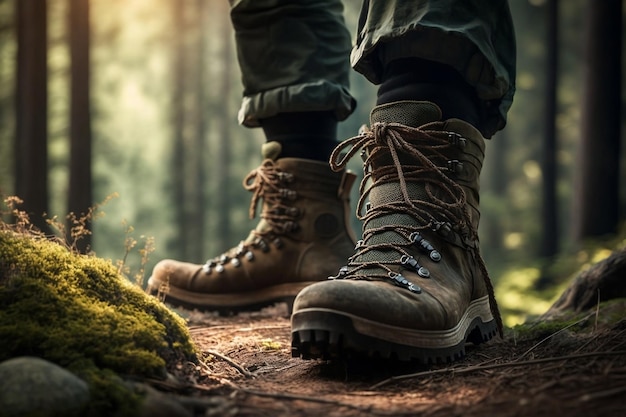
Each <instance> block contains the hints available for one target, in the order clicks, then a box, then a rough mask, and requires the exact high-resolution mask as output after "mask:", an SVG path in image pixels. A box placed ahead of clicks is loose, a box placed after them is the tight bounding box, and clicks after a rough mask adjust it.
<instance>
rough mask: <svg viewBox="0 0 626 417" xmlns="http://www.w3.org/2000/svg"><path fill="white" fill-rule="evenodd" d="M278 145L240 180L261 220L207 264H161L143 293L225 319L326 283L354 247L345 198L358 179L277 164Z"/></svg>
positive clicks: (312, 166)
mask: <svg viewBox="0 0 626 417" xmlns="http://www.w3.org/2000/svg"><path fill="white" fill-rule="evenodd" d="M280 151H281V148H280V144H279V143H278V142H270V143H267V144H265V145H264V146H263V155H264V158H265V159H264V160H263V162H262V164H261V166H260V167H258V168H256V169H254V170H253V171H251V172H250V173H249V174H248V175H247V177H246V178H245V179H244V187H245V188H246V189H247V190H249V191H251V192H253V196H252V201H251V204H250V216H251V218H252V217H254V216H255V213H256V209H257V204H258V202H259V201H262V202H263V203H262V210H261V214H260V217H261V220H260V221H259V223H258V224H257V226H256V228H255V229H254V230H252V231H251V232H250V234H249V236H248V237H247V238H246V239H245V240H243V241H242V242H240V243H239V245H237V246H236V247H234V248H232V249H230V250H228V251H227V252H226V253H224V254H222V255H221V256H218V257H216V258H213V259H210V260H208V261H207V262H206V263H205V264H204V265H196V264H192V263H187V262H178V261H174V260H169V259H168V260H163V261H161V262H159V263H158V264H157V265H156V266H155V268H154V271H153V273H152V276H151V277H150V279H149V280H148V291H149V292H151V293H153V294H160V295H162V296H164V298H165V301H166V302H167V303H169V304H172V305H178V306H183V307H187V308H195V309H199V310H215V311H220V312H223V313H227V312H237V311H241V310H254V309H259V308H261V307H264V306H267V305H271V304H274V303H276V302H281V301H285V302H287V303H288V306H289V311H290V312H291V306H292V304H293V299H294V298H295V296H296V295H297V293H298V292H299V291H300V290H301V289H303V288H304V287H306V286H307V285H310V284H312V283H314V282H316V281H320V280H324V279H326V278H327V277H328V275H329V274H332V273H334V272H335V271H336V270H337V268H339V267H340V266H341V265H342V264H344V263H345V260H346V259H347V257H348V256H349V255H350V254H351V253H352V251H353V248H354V244H355V243H354V242H355V238H354V232H353V231H352V229H351V228H350V223H349V220H348V219H349V213H350V210H349V195H350V189H351V187H352V184H353V183H354V181H355V178H356V176H355V175H354V174H352V173H350V172H348V171H345V170H341V171H340V172H333V171H331V170H330V168H329V167H328V164H327V163H323V162H317V161H312V160H306V159H298V158H281V159H277V156H278V155H279V154H280Z"/></svg>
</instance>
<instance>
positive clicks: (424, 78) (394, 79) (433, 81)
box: [376, 58, 480, 127]
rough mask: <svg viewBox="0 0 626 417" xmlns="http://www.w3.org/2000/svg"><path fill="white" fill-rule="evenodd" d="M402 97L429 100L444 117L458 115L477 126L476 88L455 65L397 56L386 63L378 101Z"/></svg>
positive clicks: (459, 117)
mask: <svg viewBox="0 0 626 417" xmlns="http://www.w3.org/2000/svg"><path fill="white" fill-rule="evenodd" d="M402 100H417V101H430V102H433V103H435V104H436V105H437V106H439V108H440V109H441V112H442V114H443V119H444V120H445V119H450V118H458V119H461V120H464V121H466V122H468V123H470V124H472V125H473V126H475V127H478V123H479V121H480V117H479V110H478V109H479V104H478V103H479V101H478V97H477V96H476V91H475V90H474V88H473V87H471V86H470V85H469V84H468V83H467V82H466V81H465V80H464V79H463V77H462V76H461V75H460V74H459V73H458V72H457V71H456V70H454V68H452V67H450V66H448V65H445V64H440V63H438V62H434V61H428V60H423V59H419V58H405V59H399V60H395V61H392V62H390V63H389V65H387V68H386V69H385V72H384V74H383V81H382V83H381V85H380V87H379V89H378V96H377V99H376V104H385V103H391V102H394V101H402Z"/></svg>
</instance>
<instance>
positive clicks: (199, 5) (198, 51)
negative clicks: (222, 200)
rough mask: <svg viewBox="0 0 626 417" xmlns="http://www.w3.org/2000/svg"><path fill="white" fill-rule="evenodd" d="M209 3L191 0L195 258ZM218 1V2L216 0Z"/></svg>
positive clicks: (199, 255) (201, 220)
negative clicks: (192, 19) (192, 8)
mask: <svg viewBox="0 0 626 417" xmlns="http://www.w3.org/2000/svg"><path fill="white" fill-rule="evenodd" d="M210 3H215V2H207V1H206V0H196V1H195V5H194V7H195V12H194V21H193V27H194V37H193V41H194V45H193V46H192V48H191V49H192V50H195V53H193V54H192V56H193V59H194V60H195V65H194V67H195V68H194V84H195V87H194V88H192V89H191V92H192V93H193V95H194V98H195V99H194V105H195V106H194V112H193V113H194V116H195V117H194V120H193V124H194V133H193V137H192V143H191V149H189V151H190V152H189V155H190V157H191V158H193V168H194V169H193V170H194V172H193V178H192V181H193V184H192V185H191V187H190V189H191V190H192V192H193V199H192V201H191V203H192V207H191V214H190V215H191V219H190V221H191V224H192V226H193V227H192V228H191V230H190V236H189V239H190V240H191V242H192V244H191V245H190V253H189V259H192V260H194V261H196V262H199V261H201V260H203V259H204V257H205V256H206V254H205V253H204V235H205V223H206V222H205V216H206V207H207V204H206V202H205V196H206V193H205V188H206V177H207V175H206V142H207V140H206V136H207V123H206V117H205V111H206V101H207V100H206V93H205V89H204V85H205V84H206V81H207V80H206V79H205V78H206V70H205V58H206V53H205V51H206V42H205V33H206V25H207V13H208V6H209V5H210ZM220 3H221V2H220Z"/></svg>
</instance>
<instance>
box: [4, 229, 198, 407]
mask: <svg viewBox="0 0 626 417" xmlns="http://www.w3.org/2000/svg"><path fill="white" fill-rule="evenodd" d="M0 340H2V344H1V345H0V361H3V360H6V359H9V358H12V357H16V356H22V355H32V356H38V357H41V358H45V359H47V360H50V361H51V362H54V363H57V364H59V365H61V366H64V367H66V368H68V369H70V370H72V371H74V372H76V373H78V374H83V375H84V376H85V377H86V380H87V382H89V383H90V384H91V385H92V388H95V389H96V390H97V391H98V392H99V391H100V390H102V389H103V387H105V386H106V387H108V389H109V390H108V391H107V392H109V394H111V395H113V394H115V393H117V394H115V395H113V397H111V398H109V400H111V401H113V403H116V402H124V401H127V400H128V401H131V400H132V399H133V398H134V397H133V394H132V393H130V392H129V393H127V394H120V393H122V392H125V388H124V387H123V385H119V384H118V383H117V382H116V381H112V380H111V378H109V376H110V375H114V374H115V373H119V374H123V375H133V376H141V377H160V376H163V375H164V373H165V370H166V365H167V364H173V363H175V362H177V361H180V360H194V358H195V348H194V346H193V344H192V342H191V339H190V337H189V333H188V331H187V327H186V325H185V322H184V321H183V319H181V318H180V317H178V316H176V315H174V314H173V313H172V312H171V311H170V310H168V309H167V308H166V307H164V306H163V305H162V304H161V303H159V302H158V301H157V300H155V299H154V298H152V297H149V296H147V295H146V294H144V293H143V291H141V289H139V288H138V287H136V286H134V285H133V284H131V283H130V282H129V281H128V280H127V279H125V278H123V277H121V276H120V275H118V274H117V272H116V270H115V268H114V267H113V265H112V264H111V263H110V262H108V261H105V260H102V259H99V258H96V257H90V256H84V255H78V254H76V253H73V252H71V251H69V250H68V249H67V248H65V247H64V246H62V245H60V244H56V243H53V242H50V241H47V240H44V239H42V238H38V237H33V236H28V235H23V234H18V233H15V232H12V231H7V230H0ZM92 392H94V389H92ZM106 395H108V394H106ZM106 395H105V397H104V398H101V399H100V400H101V401H102V402H107V401H109V400H107V399H106ZM131 402H132V401H131ZM103 415H104V414H103Z"/></svg>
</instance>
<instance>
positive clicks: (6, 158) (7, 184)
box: [0, 0, 15, 221]
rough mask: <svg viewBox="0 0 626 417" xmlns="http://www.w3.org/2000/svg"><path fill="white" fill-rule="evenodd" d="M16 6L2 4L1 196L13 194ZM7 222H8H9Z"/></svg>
mask: <svg viewBox="0 0 626 417" xmlns="http://www.w3.org/2000/svg"><path fill="white" fill-rule="evenodd" d="M13 6H15V2H14V1H12V0H0V195H10V194H11V193H12V192H13V169H14V168H13V165H14V162H15V161H14V156H15V152H14V151H13V145H14V143H13V142H15V140H14V136H15V132H14V126H15V124H14V119H15V116H14V104H15V98H14V82H13V79H14V74H15V73H14V72H15V36H14V33H15V17H14V7H13ZM6 220H7V221H8V219H6Z"/></svg>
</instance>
